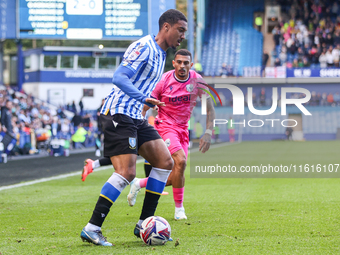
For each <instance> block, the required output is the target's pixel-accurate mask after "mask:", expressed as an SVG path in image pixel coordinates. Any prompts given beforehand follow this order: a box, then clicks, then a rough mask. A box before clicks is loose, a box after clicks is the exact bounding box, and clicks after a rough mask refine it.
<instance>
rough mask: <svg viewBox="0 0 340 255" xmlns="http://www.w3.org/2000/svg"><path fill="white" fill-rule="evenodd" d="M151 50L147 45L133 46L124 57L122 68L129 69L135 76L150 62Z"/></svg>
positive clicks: (138, 44) (137, 44)
mask: <svg viewBox="0 0 340 255" xmlns="http://www.w3.org/2000/svg"><path fill="white" fill-rule="evenodd" d="M149 55H150V48H149V46H148V45H147V44H144V43H141V42H139V43H136V44H132V45H131V46H130V47H129V48H128V49H127V51H126V52H125V54H124V56H123V61H122V63H121V64H120V65H121V66H124V67H127V68H129V69H130V70H131V71H132V72H133V74H135V73H136V72H137V71H138V70H139V69H140V68H141V67H142V66H143V65H145V64H147V63H148V61H149Z"/></svg>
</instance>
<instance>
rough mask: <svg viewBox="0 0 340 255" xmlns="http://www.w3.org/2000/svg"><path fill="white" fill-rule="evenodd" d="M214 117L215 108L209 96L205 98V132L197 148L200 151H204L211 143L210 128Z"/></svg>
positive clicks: (212, 126)
mask: <svg viewBox="0 0 340 255" xmlns="http://www.w3.org/2000/svg"><path fill="white" fill-rule="evenodd" d="M214 119H215V108H214V104H213V101H212V99H211V97H209V98H207V130H206V131H205V134H204V135H203V136H202V138H201V140H200V144H199V150H200V151H201V152H202V153H205V152H206V151H207V150H209V148H210V144H211V135H212V130H213V128H214Z"/></svg>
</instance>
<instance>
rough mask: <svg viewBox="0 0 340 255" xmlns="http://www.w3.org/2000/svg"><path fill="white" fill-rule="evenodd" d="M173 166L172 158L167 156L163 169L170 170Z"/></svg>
mask: <svg viewBox="0 0 340 255" xmlns="http://www.w3.org/2000/svg"><path fill="white" fill-rule="evenodd" d="M173 167H174V161H173V159H172V158H171V157H168V158H167V159H166V160H165V161H164V166H163V169H167V170H171V169H172V168H173Z"/></svg>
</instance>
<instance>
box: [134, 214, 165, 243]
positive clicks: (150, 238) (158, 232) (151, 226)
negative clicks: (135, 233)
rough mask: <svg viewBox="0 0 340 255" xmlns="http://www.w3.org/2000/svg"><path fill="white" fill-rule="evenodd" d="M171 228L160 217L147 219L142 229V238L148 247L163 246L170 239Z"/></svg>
mask: <svg viewBox="0 0 340 255" xmlns="http://www.w3.org/2000/svg"><path fill="white" fill-rule="evenodd" d="M170 234H171V227H170V225H169V223H168V222H167V221H166V219H164V218H162V217H159V216H151V217H149V218H146V219H145V220H144V221H143V223H142V226H141V229H140V237H141V238H142V240H143V242H144V243H146V244H147V245H163V244H165V243H166V242H167V241H169V239H170Z"/></svg>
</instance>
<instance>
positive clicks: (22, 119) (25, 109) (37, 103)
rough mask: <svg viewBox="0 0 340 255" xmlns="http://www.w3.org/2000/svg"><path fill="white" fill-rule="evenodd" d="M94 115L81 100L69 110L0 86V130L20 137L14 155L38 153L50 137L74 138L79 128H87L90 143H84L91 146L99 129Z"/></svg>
mask: <svg viewBox="0 0 340 255" xmlns="http://www.w3.org/2000/svg"><path fill="white" fill-rule="evenodd" d="M80 113H82V115H80ZM95 119H96V117H95V118H93V115H92V114H91V113H86V112H84V110H83V104H82V102H81V103H80V111H77V108H76V107H74V108H73V109H72V111H68V110H65V109H64V107H59V108H57V107H54V106H52V105H49V104H48V103H46V102H43V101H41V100H39V99H36V98H34V97H33V96H32V95H26V94H24V93H20V92H15V91H14V90H12V89H11V88H8V87H1V88H0V134H1V135H2V136H4V135H5V134H6V135H8V136H11V137H13V138H15V139H16V140H17V143H16V145H15V146H14V148H13V150H12V152H11V154H12V155H24V154H35V153H38V152H39V151H40V149H45V150H48V149H49V142H50V141H51V139H64V140H66V141H69V142H72V140H74V139H73V137H74V134H75V133H76V131H77V130H78V129H79V128H83V129H85V130H86V132H87V133H86V142H87V143H85V142H83V144H82V146H88V145H90V146H91V145H92V144H91V142H92V143H93V144H94V139H95V138H93V137H94V135H95V133H96V132H95V131H96V121H95ZM0 142H1V141H0ZM82 146H81V147H82Z"/></svg>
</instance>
